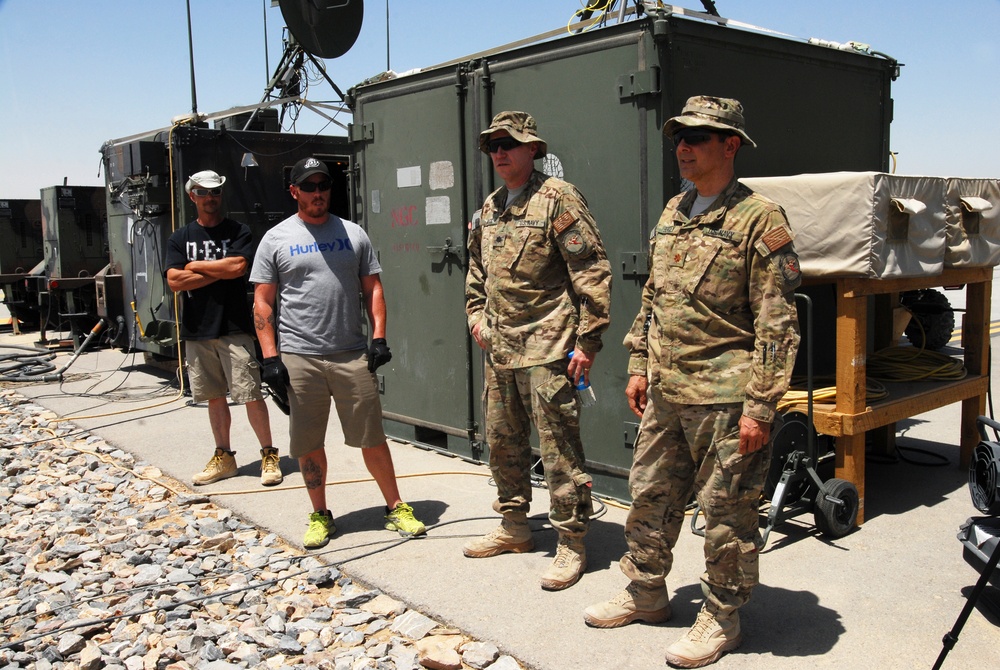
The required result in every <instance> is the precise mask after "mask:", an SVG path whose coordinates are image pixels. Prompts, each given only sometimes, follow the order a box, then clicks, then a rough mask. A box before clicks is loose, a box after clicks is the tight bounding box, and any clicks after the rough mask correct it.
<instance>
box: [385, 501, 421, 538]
mask: <svg viewBox="0 0 1000 670" xmlns="http://www.w3.org/2000/svg"><path fill="white" fill-rule="evenodd" d="M385 512H386V514H385V529H386V530H394V531H396V532H397V533H399V534H400V535H402V536H403V537H412V536H414V535H423V534H424V533H425V532H427V529H426V528H424V524H422V523H420V522H419V521H418V520H417V518H416V517H415V516H413V508H412V507H410V506H409V505H407V504H406V503H405V502H399V503H396V507H395V508H394V509H392V510H390V509H389V508H388V507H386V508H385Z"/></svg>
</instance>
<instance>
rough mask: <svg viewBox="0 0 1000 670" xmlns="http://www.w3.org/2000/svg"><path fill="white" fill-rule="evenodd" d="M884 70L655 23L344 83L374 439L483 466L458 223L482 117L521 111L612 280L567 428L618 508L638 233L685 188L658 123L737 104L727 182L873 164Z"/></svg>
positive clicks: (870, 61) (888, 110)
mask: <svg viewBox="0 0 1000 670" xmlns="http://www.w3.org/2000/svg"><path fill="white" fill-rule="evenodd" d="M895 74H896V64H895V63H893V62H891V61H888V60H886V59H883V58H880V57H875V56H869V55H866V54H860V53H848V52H845V51H839V50H835V49H830V48H825V47H821V46H815V45H810V44H808V43H805V42H802V41H796V40H790V39H784V38H779V37H775V36H773V35H769V34H764V33H758V32H751V31H745V30H738V29H735V28H731V27H725V26H721V25H717V24H715V23H709V22H702V21H699V20H693V19H689V18H683V17H679V16H673V15H666V14H659V15H655V16H647V17H644V18H642V19H640V20H635V21H632V22H628V23H621V24H618V25H615V26H611V27H608V28H603V29H598V30H592V31H589V32H585V33H582V34H576V35H569V36H566V37H564V38H560V39H555V40H551V41H546V42H541V43H537V44H534V45H531V46H527V47H523V48H517V49H512V50H509V51H497V52H495V53H489V54H488V55H485V56H482V55H481V56H478V57H476V58H473V59H469V60H464V61H457V62H454V63H451V64H447V65H444V66H439V67H434V68H429V69H425V70H423V71H421V72H418V73H416V74H412V75H407V76H403V77H399V78H396V79H391V80H388V81H379V82H375V83H365V84H361V85H358V86H356V87H354V88H353V89H352V90H351V92H350V94H349V96H348V97H349V99H350V103H351V105H352V108H353V111H354V125H353V126H352V128H351V140H352V141H353V142H354V143H355V146H356V149H355V154H356V160H357V163H358V168H359V171H360V172H359V176H358V180H357V187H358V192H357V202H358V208H359V215H360V220H361V223H362V224H363V225H364V226H365V228H366V229H367V231H368V233H369V235H370V236H371V238H372V241H373V243H374V244H375V246H376V248H377V249H379V251H380V259H381V263H382V267H383V276H382V279H383V284H384V286H385V295H386V300H387V305H388V313H389V321H388V324H389V328H388V339H389V343H390V345H391V346H392V350H393V360H392V361H391V363H389V364H388V365H386V366H384V367H383V368H381V369H380V374H381V375H382V380H383V383H384V396H383V406H384V409H385V417H386V419H387V431H388V432H389V433H390V434H391V435H393V436H395V437H397V438H401V439H405V440H410V441H414V442H417V443H423V444H427V445H429V446H431V447H433V448H437V449H441V450H443V451H447V452H449V453H453V454H456V455H459V456H462V457H466V458H472V459H477V460H484V459H485V455H486V447H485V445H484V444H483V442H482V440H483V437H482V435H483V423H482V417H483V412H482V407H481V394H482V370H483V367H482V366H483V362H482V360H481V357H480V355H479V349H478V347H475V346H473V344H472V342H471V340H470V337H469V335H468V332H467V328H466V321H465V312H464V279H465V277H464V275H465V268H466V258H465V256H466V252H465V240H466V237H467V222H469V221H470V220H471V219H472V216H473V213H474V212H475V211H476V210H477V209H478V208H479V207H480V206H481V204H482V202H483V200H484V198H485V196H486V195H488V194H489V192H490V191H492V190H493V189H494V188H495V187H496V185H498V183H497V180H496V178H495V176H494V174H493V172H492V167H491V163H490V160H489V158H488V157H487V156H485V155H484V154H482V153H480V151H479V150H478V146H477V138H478V134H479V132H480V131H481V130H482V129H484V128H486V127H487V126H488V125H489V122H490V119H491V118H492V116H493V114H495V113H496V112H499V111H502V110H508V109H518V110H524V111H527V112H529V113H531V114H532V115H533V116H534V117H535V119H536V120H537V122H538V127H539V134H540V136H541V137H543V138H544V139H545V140H546V141H547V142H548V147H549V156H548V157H547V158H545V159H544V160H543V161H541V162H539V163H536V166H537V167H539V169H541V170H543V171H544V172H546V173H548V174H551V175H554V176H558V177H561V178H564V179H566V180H567V181H569V182H571V183H573V184H575V185H576V186H577V187H578V188H579V189H580V190H581V192H582V193H583V194H584V196H585V197H586V198H587V200H588V202H589V204H590V207H591V210H592V211H593V213H594V215H595V218H596V220H597V222H598V225H599V227H600V230H601V235H602V237H603V240H604V243H605V246H606V248H607V252H608V257H609V258H610V259H611V261H612V267H613V269H614V272H615V274H614V280H613V286H612V290H613V295H612V309H611V313H612V324H611V327H610V329H609V330H608V332H607V333H606V335H605V338H604V344H605V346H604V350H603V351H602V352H601V353H600V354H599V355H598V356H597V359H596V364H595V366H594V369H593V371H592V382H593V385H594V388H595V390H596V393H597V398H598V404H597V405H596V406H595V407H592V408H587V409H585V410H584V412H583V417H582V420H581V423H582V430H583V441H584V447H585V450H586V453H587V459H588V467H589V469H590V471H591V473H592V474H593V475H594V477H595V489H597V490H599V491H600V492H602V493H606V494H609V495H613V496H617V497H627V483H626V479H627V473H628V468H629V466H630V464H631V459H632V453H631V449H632V444H633V440H634V438H635V433H636V428H637V419H636V417H635V416H634V415H633V414H632V413H631V412H630V411H629V409H628V407H627V405H626V402H625V398H624V393H623V392H624V388H625V384H626V380H627V372H626V368H627V355H626V351H625V349H624V347H623V346H622V344H621V343H622V340H623V338H624V336H625V333H626V332H627V331H628V329H629V327H630V325H631V323H632V320H633V318H634V316H635V314H636V313H637V311H638V308H639V302H640V291H641V288H642V285H643V283H644V281H645V278H646V275H647V268H646V254H647V250H648V243H647V240H648V237H649V231H650V230H651V229H652V227H653V226H655V223H656V221H657V219H658V217H659V214H660V212H661V210H662V208H663V205H664V204H665V202H666V201H667V200H668V199H669V198H670V197H671V196H672V195H674V194H675V193H677V192H679V190H681V188H682V184H681V180H680V178H679V176H678V175H677V171H676V164H675V160H674V156H673V154H672V151H671V148H670V146H669V144H668V143H665V142H664V138H663V135H662V133H661V130H660V129H661V128H662V126H663V124H664V122H665V121H666V120H667V119H668V118H669V117H671V116H674V115H676V114H679V113H680V111H681V108H682V107H683V105H684V102H685V100H686V99H687V98H688V97H690V96H692V95H698V94H708V95H719V96H725V97H734V98H737V99H739V100H740V101H741V102H742V103H743V104H744V108H745V110H746V117H747V126H748V132H749V134H750V135H751V137H753V138H754V140H755V141H756V142H757V144H758V146H759V148H757V149H752V148H745V149H743V150H742V151H741V152H740V155H739V156H738V158H737V174H738V175H739V176H770V175H790V174H798V173H804V172H830V171H839V170H885V169H886V167H887V165H888V159H889V153H888V151H889V149H888V139H889V123H890V120H891V115H892V104H891V99H890V97H889V89H890V82H891V80H892V78H893V77H894V76H895Z"/></svg>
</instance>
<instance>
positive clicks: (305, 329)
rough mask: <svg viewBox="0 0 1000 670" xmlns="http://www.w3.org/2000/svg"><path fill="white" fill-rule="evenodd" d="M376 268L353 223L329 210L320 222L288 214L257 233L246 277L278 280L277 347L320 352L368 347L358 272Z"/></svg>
mask: <svg viewBox="0 0 1000 670" xmlns="http://www.w3.org/2000/svg"><path fill="white" fill-rule="evenodd" d="M380 272H382V266H381V265H379V262H378V259H377V258H376V257H375V250H374V249H373V248H372V243H371V240H369V239H368V234H367V233H365V231H364V230H363V229H362V228H361V226H359V225H358V224H356V223H353V222H351V221H345V220H344V219H341V218H340V217H338V216H334V215H333V214H331V215H330V217H329V218H328V219H327V220H326V223H321V224H312V223H306V222H305V221H303V220H302V219H300V218H299V217H298V216H297V215H294V216H290V217H288V218H287V219H285V220H284V221H282V222H281V223H279V224H278V225H276V226H275V227H274V228H271V229H270V230H268V231H267V232H266V233H265V234H264V237H262V238H261V240H260V244H259V245H258V246H257V255H256V256H255V257H254V260H253V268H252V269H251V270H250V281H251V282H252V283H254V284H274V283H277V284H278V301H277V302H278V309H277V321H278V331H277V334H278V348H279V349H280V350H281V351H283V352H287V353H295V354H306V355H311V356H322V355H326V354H332V353H336V352H338V351H355V350H358V349H365V348H366V347H367V346H368V342H367V338H366V337H365V334H364V330H363V325H364V318H365V317H364V310H363V307H362V298H361V277H365V276H368V275H374V274H379V273H380Z"/></svg>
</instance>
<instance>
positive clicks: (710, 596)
mask: <svg viewBox="0 0 1000 670" xmlns="http://www.w3.org/2000/svg"><path fill="white" fill-rule="evenodd" d="M648 394H649V396H648V401H649V402H648V403H647V405H646V410H645V412H644V413H643V416H642V423H641V424H640V426H639V439H638V441H637V443H636V449H635V454H634V456H633V461H632V470H631V472H630V473H629V489H630V492H631V494H632V506H631V508H630V509H629V514H628V519H627V521H626V523H625V541H626V543H627V544H628V552H627V553H626V554H625V555H624V556H623V557H622V559H621V568H622V572H624V573H625V575H626V576H628V577H629V578H630V579H632V580H633V581H636V582H639V583H641V584H643V585H645V586H648V587H654V588H657V587H661V586H662V585H663V584H664V583H665V579H666V576H667V574H668V573H669V572H670V568H671V567H672V565H673V549H674V546H675V545H676V544H677V537H678V535H679V533H680V530H681V526H682V525H683V523H684V509H685V507H686V506H687V504H688V502H689V501H690V500H691V498H692V495H697V501H698V504H699V505H700V506H701V512H702V514H703V515H704V519H705V573H704V574H703V575H702V577H701V582H702V591H703V592H704V594H705V598H706V601H707V602H708V603H709V604H710V605H713V606H715V607H716V608H719V609H721V610H722V611H731V610H733V609H736V608H738V607H740V606H741V605H743V604H745V603H746V602H747V600H749V599H750V592H751V591H752V590H753V587H754V586H756V585H757V582H758V578H759V572H758V551H759V550H760V549H761V548H762V546H763V542H762V538H761V535H760V531H759V523H760V522H759V519H758V508H759V500H760V494H761V490H762V489H763V487H764V481H765V479H766V477H767V470H768V465H769V463H770V459H771V446H770V444H767V445H765V446H764V448H763V449H761V450H759V451H757V452H755V453H753V454H747V455H741V454H740V453H739V420H740V416H741V415H742V413H743V406H742V404H721V405H677V404H673V403H670V402H667V401H666V400H664V399H663V397H662V395H661V394H659V393H658V392H657V390H656V387H655V385H652V386H650V387H649V389H648ZM772 434H773V431H772Z"/></svg>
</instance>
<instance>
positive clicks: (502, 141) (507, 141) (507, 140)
mask: <svg viewBox="0 0 1000 670" xmlns="http://www.w3.org/2000/svg"><path fill="white" fill-rule="evenodd" d="M521 144H522V142H518V141H517V140H515V139H514V138H513V137H498V138H497V139H495V140H490V141H489V144H487V147H489V150H490V153H491V154H495V153H496V152H498V151H500V150H501V149H503V150H504V151H510V150H512V149H516V148H518V147H519V146H521Z"/></svg>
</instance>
